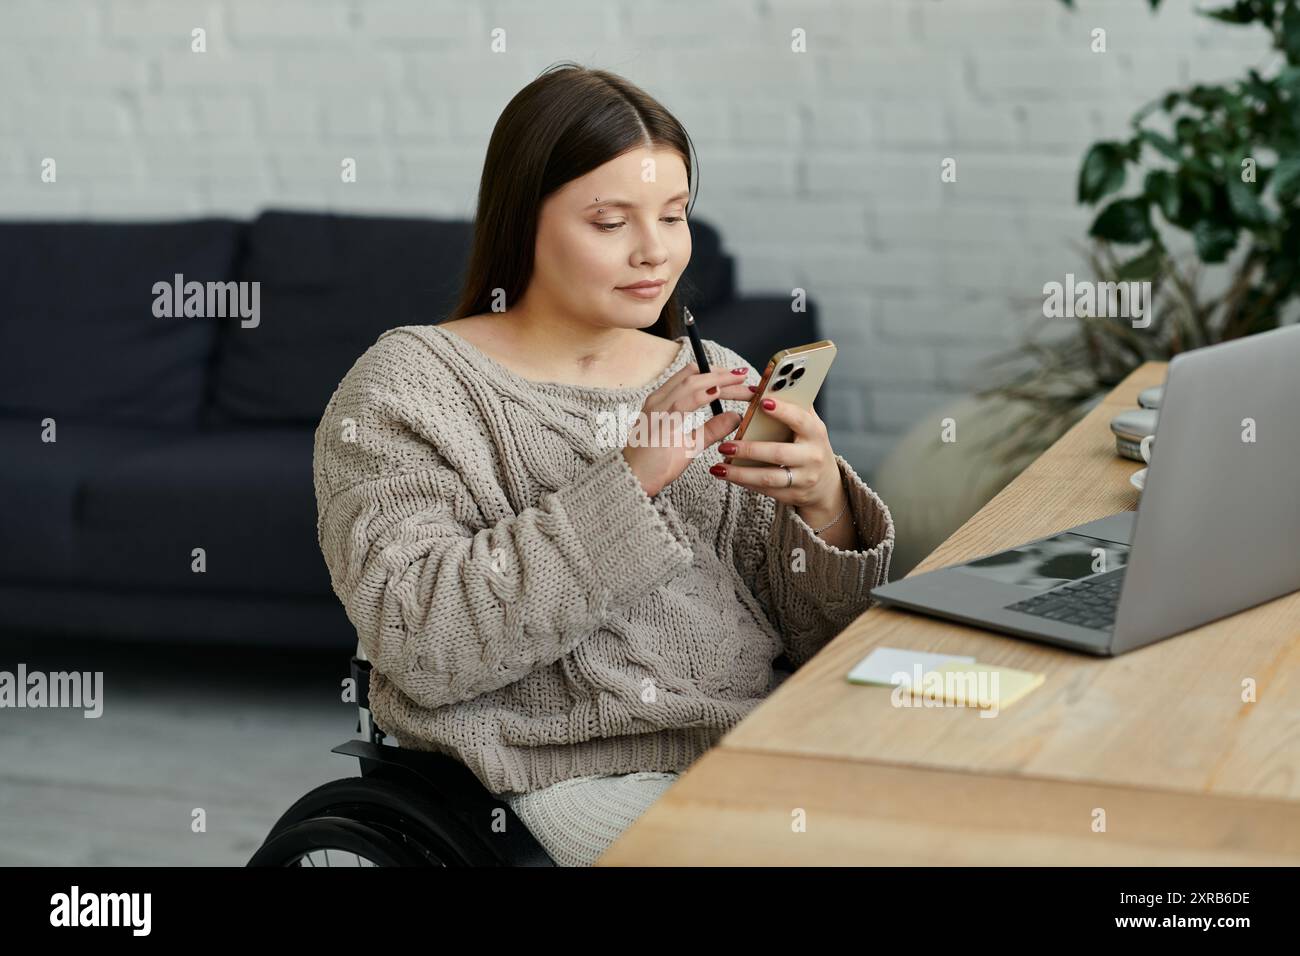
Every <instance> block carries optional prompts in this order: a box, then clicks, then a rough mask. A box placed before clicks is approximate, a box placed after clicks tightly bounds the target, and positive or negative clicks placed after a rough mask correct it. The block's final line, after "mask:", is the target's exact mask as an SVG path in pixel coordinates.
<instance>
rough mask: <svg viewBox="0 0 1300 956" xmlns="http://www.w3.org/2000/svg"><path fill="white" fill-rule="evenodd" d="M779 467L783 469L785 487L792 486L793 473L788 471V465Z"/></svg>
mask: <svg viewBox="0 0 1300 956" xmlns="http://www.w3.org/2000/svg"><path fill="white" fill-rule="evenodd" d="M781 467H782V468H784V469H785V474H786V482H785V486H786V487H787V488H789V487H790V486H791V485H793V484H794V472H793V471H791V470H790V466H789V465H782V466H781Z"/></svg>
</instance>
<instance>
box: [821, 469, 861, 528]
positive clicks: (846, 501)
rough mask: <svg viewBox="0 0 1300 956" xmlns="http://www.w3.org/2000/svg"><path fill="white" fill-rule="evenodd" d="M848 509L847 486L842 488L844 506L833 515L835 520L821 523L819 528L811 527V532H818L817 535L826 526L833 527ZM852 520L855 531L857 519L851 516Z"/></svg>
mask: <svg viewBox="0 0 1300 956" xmlns="http://www.w3.org/2000/svg"><path fill="white" fill-rule="evenodd" d="M841 484H843V483H842V482H841ZM848 510H849V490H848V489H847V488H845V489H844V507H843V508H841V509H840V513H839V514H837V515H836V516H835V520H834V521H832V522H831V523H830V524H825V525H822V526H821V527H820V528H813V534H818V535H819V534H821V533H822V532H823V531H825V530H826V529H827V528H830V527H833V526H834V525H836V524H838V523H839V520H840V519H841V518H843V517H844V512H846V511H848ZM852 520H853V529H854V530H855V531H856V530H857V528H858V519H857V518H853V519H852Z"/></svg>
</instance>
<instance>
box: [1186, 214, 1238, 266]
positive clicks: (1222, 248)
mask: <svg viewBox="0 0 1300 956" xmlns="http://www.w3.org/2000/svg"><path fill="white" fill-rule="evenodd" d="M1192 238H1193V239H1195V240H1196V254H1197V255H1198V256H1200V258H1201V261H1202V262H1222V261H1223V260H1224V259H1226V258H1228V253H1229V252H1231V251H1232V248H1233V246H1235V245H1236V244H1237V230H1236V229H1235V228H1233V227H1232V226H1229V225H1226V224H1225V223H1221V222H1214V221H1212V220H1209V219H1202V220H1201V221H1200V222H1198V223H1197V224H1196V225H1195V226H1193V227H1192Z"/></svg>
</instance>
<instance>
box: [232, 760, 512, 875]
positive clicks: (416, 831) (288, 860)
mask: <svg viewBox="0 0 1300 956" xmlns="http://www.w3.org/2000/svg"><path fill="white" fill-rule="evenodd" d="M491 862H493V861H492V860H491V859H490V858H489V857H488V856H487V854H486V851H485V850H483V848H481V847H479V846H478V845H477V841H476V840H475V839H474V838H473V836H472V834H470V833H469V832H468V831H467V829H466V827H465V825H464V824H463V823H462V822H461V821H459V820H457V819H456V818H455V816H454V815H453V814H452V812H451V811H450V810H447V811H446V813H445V814H439V813H437V812H435V811H434V809H433V808H432V807H431V806H430V803H429V800H428V799H427V798H426V797H422V796H421V795H420V794H418V793H416V792H415V791H414V790H411V789H410V788H408V787H405V786H402V785H401V784H398V783H394V782H393V781H390V780H383V779H378V778H375V777H368V778H363V777H347V778H344V779H342V780H334V781H332V782H330V783H326V784H323V785H321V786H319V787H317V788H316V789H315V790H313V791H311V792H310V793H308V794H307V795H306V796H304V797H302V798H301V799H299V800H298V802H297V803H295V804H294V805H293V806H292V807H290V808H289V809H288V810H287V811H285V813H284V814H283V816H281V817H280V819H279V820H278V821H277V822H276V824H275V826H274V827H273V828H272V830H271V832H270V834H269V835H268V836H267V838H266V840H265V842H264V843H263V844H262V846H261V847H260V848H259V849H258V851H257V852H256V853H255V854H253V857H252V859H251V860H249V862H248V865H249V866H258V867H261V866H302V867H309V866H476V865H484V864H491Z"/></svg>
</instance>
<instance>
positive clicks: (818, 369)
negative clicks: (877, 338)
mask: <svg viewBox="0 0 1300 956" xmlns="http://www.w3.org/2000/svg"><path fill="white" fill-rule="evenodd" d="M835 352H836V348H835V343H834V342H832V341H831V340H830V339H822V340H821V341H820V342H813V343H812V344H811V345H800V346H798V347H797V348H792V349H782V350H781V351H779V352H777V353H776V354H775V355H773V356H772V359H771V361H769V362H768V363H767V368H766V369H764V370H763V380H762V381H761V382H759V383H758V391H757V392H755V393H754V397H753V398H751V399H750V400H749V407H748V408H747V409H745V417H744V418H742V419H741V421H740V427H739V428H737V429H736V433H735V434H734V435H731V436H730V439H729V440H731V441H737V440H739V439H742V438H743V439H746V440H748V441H791V440H792V439H793V438H794V432H792V431H791V430H790V426H789V425H786V424H785V423H784V422H782V421H780V420H778V419H776V418H773V417H772V416H771V415H769V414H767V412H765V411H763V405H762V402H763V399H765V398H769V397H771V398H775V399H777V400H778V401H785V402H790V403H791V404H794V405H798V406H799V407H800V408H809V409H810V408H812V407H813V399H815V398H816V397H817V393H818V392H819V391H821V387H822V383H823V382H825V381H826V373H827V372H829V371H830V368H831V362H834V361H835ZM723 461H725V462H726V463H727V464H729V465H741V466H745V465H755V466H759V467H762V466H764V465H766V466H768V467H770V468H776V467H778V466H777V465H775V464H773V463H772V462H770V461H756V460H752V459H749V458H733V457H728V458H724V459H723Z"/></svg>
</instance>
